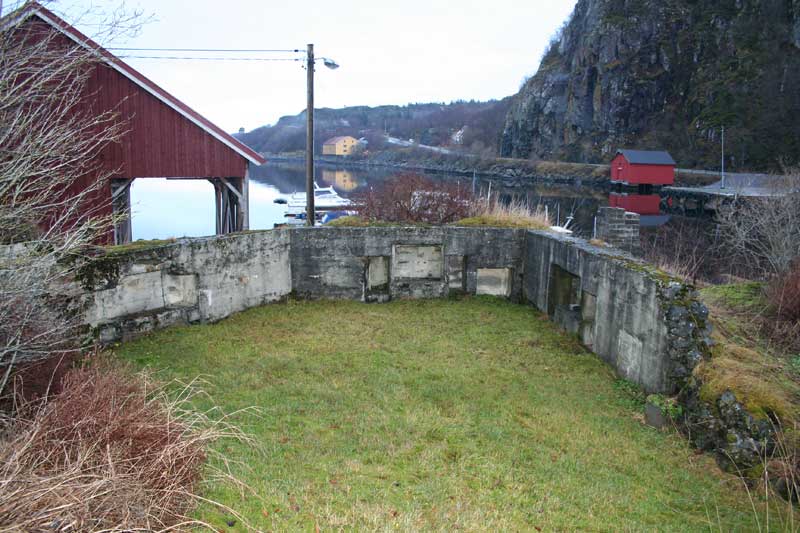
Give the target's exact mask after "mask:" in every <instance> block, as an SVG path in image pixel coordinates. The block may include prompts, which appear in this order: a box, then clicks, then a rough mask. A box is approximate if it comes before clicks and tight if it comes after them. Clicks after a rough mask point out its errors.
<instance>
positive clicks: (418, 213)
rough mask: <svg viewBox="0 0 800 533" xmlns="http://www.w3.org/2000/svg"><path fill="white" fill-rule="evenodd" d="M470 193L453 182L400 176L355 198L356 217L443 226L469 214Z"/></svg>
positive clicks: (410, 175) (405, 175) (413, 175)
mask: <svg viewBox="0 0 800 533" xmlns="http://www.w3.org/2000/svg"><path fill="white" fill-rule="evenodd" d="M471 201H472V194H471V192H469V191H468V190H467V189H466V188H464V187H461V186H460V185H458V184H454V183H443V182H437V181H433V180H431V179H429V178H426V177H425V176H421V175H419V174H411V173H409V174H400V175H398V176H394V177H391V178H389V179H387V180H386V181H385V182H383V183H382V184H380V185H378V186H376V187H370V189H369V190H367V191H365V192H363V193H361V194H360V195H358V196H357V197H356V202H357V204H358V214H359V215H360V216H361V217H363V218H365V219H367V220H370V221H388V222H411V223H426V224H446V223H449V222H454V221H456V220H460V219H462V218H465V217H466V216H468V215H469V213H470V209H471Z"/></svg>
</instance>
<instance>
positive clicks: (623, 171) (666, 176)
mask: <svg viewBox="0 0 800 533" xmlns="http://www.w3.org/2000/svg"><path fill="white" fill-rule="evenodd" d="M611 182H612V183H621V184H623V185H673V184H674V183H675V160H674V159H672V156H671V155H669V153H667V152H662V151H645V150H618V151H617V155H616V157H615V158H614V160H613V161H611Z"/></svg>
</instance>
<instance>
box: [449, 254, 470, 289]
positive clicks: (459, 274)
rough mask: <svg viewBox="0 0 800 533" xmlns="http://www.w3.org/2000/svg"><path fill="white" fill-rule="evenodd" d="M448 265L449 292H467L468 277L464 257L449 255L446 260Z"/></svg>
mask: <svg viewBox="0 0 800 533" xmlns="http://www.w3.org/2000/svg"><path fill="white" fill-rule="evenodd" d="M445 263H446V265H447V290H448V291H450V292H464V291H466V288H467V286H466V281H467V277H466V276H465V275H464V273H465V272H464V271H465V269H466V265H465V261H464V256H463V255H448V256H447V257H446V258H445Z"/></svg>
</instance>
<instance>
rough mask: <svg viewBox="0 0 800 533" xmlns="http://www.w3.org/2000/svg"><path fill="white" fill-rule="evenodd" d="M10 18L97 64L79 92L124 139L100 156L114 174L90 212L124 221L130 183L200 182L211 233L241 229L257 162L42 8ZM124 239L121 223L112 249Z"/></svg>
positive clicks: (127, 229)
mask: <svg viewBox="0 0 800 533" xmlns="http://www.w3.org/2000/svg"><path fill="white" fill-rule="evenodd" d="M16 16H19V17H21V18H23V20H22V21H21V22H20V27H24V28H26V30H29V31H34V32H38V31H41V32H57V37H56V39H54V41H53V42H54V43H57V45H58V46H64V47H65V48H66V47H70V46H81V47H85V48H88V49H90V50H92V51H94V52H95V53H97V55H98V57H99V58H100V61H98V62H97V64H96V65H95V66H93V69H94V71H93V73H92V75H91V77H90V78H89V82H88V84H87V85H88V86H87V87H86V94H87V95H90V96H89V98H90V100H91V106H92V107H91V109H92V110H93V112H94V111H96V112H97V113H98V114H101V113H105V112H108V111H116V112H117V113H119V117H120V118H119V120H123V121H125V128H126V130H127V132H126V134H125V136H124V137H123V139H122V142H121V143H119V144H110V145H108V146H106V147H104V148H103V150H102V153H101V154H99V157H100V158H101V160H102V161H103V164H104V165H105V168H107V169H113V170H114V171H115V174H114V179H112V180H111V183H109V184H108V185H107V186H106V188H105V193H104V196H105V198H101V199H98V206H97V207H98V209H96V210H94V211H95V212H100V213H105V214H109V213H110V212H111V211H112V210H113V211H114V212H117V213H127V214H128V215H130V186H131V183H132V182H133V180H134V179H140V178H176V179H207V180H209V181H210V182H211V183H212V184H213V185H214V190H215V197H216V205H217V213H216V230H217V233H218V234H221V233H229V232H233V231H241V230H244V229H248V226H249V223H248V212H247V209H248V169H249V165H250V163H253V164H256V165H260V164H263V163H264V162H265V160H264V158H263V157H261V156H260V155H259V154H258V153H256V152H254V151H253V150H252V149H250V148H248V147H247V146H245V145H244V144H242V143H241V142H239V141H238V140H236V139H235V138H234V137H232V136H231V135H229V134H228V133H226V132H225V131H223V130H222V129H220V128H219V127H217V126H215V125H214V124H212V123H211V122H210V121H209V120H208V119H206V118H204V117H203V116H201V115H200V114H199V113H197V112H195V111H194V110H192V109H191V108H189V106H187V105H186V104H184V103H183V102H181V101H180V100H178V99H177V98H175V97H174V96H172V95H171V94H169V93H168V92H167V91H165V90H164V89H162V88H161V87H159V86H158V85H156V84H155V83H153V82H152V81H151V80H149V79H148V78H147V77H145V76H144V75H142V74H141V73H140V72H138V71H136V70H135V69H134V68H132V67H131V66H129V65H127V64H126V63H125V62H124V61H122V60H121V59H119V58H117V57H116V56H114V55H113V54H111V53H110V52H109V51H107V50H106V49H104V48H103V47H101V46H100V45H98V44H97V43H95V42H94V41H92V40H91V39H89V38H88V37H87V36H85V35H84V34H82V33H81V32H80V31H78V30H77V29H76V28H74V27H73V26H71V25H70V24H68V23H67V22H65V21H64V20H63V19H61V18H59V17H58V16H56V15H55V14H54V13H52V12H51V11H49V10H48V9H46V8H44V7H42V6H41V5H39V4H36V3H30V4H27V5H26V6H25V7H23V8H22V9H21V10H20V12H19V14H18V15H16ZM87 179H92V178H91V177H89V178H87ZM95 179H96V178H95ZM84 186H85V185H84ZM100 204H102V205H100ZM130 239H131V225H130V216H128V220H127V222H125V223H123V224H121V225H120V226H118V227H117V228H115V231H114V242H115V243H125V242H129V241H130Z"/></svg>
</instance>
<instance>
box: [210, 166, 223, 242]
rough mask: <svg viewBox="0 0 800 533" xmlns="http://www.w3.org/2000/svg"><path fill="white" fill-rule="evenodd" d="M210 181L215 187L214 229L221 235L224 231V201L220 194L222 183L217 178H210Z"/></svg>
mask: <svg viewBox="0 0 800 533" xmlns="http://www.w3.org/2000/svg"><path fill="white" fill-rule="evenodd" d="M208 181H209V182H210V183H211V185H213V187H214V206H215V210H214V225H215V229H214V231H215V232H216V234H217V235H219V234H220V233H221V232H222V217H221V208H222V202H221V199H220V194H219V193H220V190H219V187H220V184H219V183H217V180H215V179H209V180H208Z"/></svg>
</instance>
